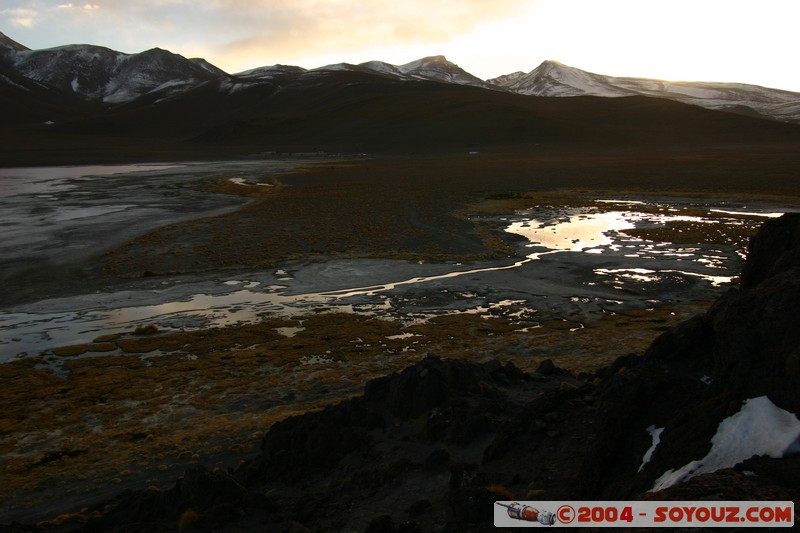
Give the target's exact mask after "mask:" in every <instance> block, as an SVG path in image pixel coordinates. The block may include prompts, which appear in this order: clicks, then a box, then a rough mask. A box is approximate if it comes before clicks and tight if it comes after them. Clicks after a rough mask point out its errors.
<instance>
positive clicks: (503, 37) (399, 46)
mask: <svg viewBox="0 0 800 533" xmlns="http://www.w3.org/2000/svg"><path fill="white" fill-rule="evenodd" d="M798 21H800V0H360V1H356V0H90V1H89V2H81V1H76V0H73V1H71V2H66V1H63V0H0V31H2V32H3V33H5V34H6V35H8V36H9V37H11V38H12V39H14V40H16V41H18V42H20V43H21V44H24V45H26V46H28V47H30V48H49V47H53V46H59V45H63V44H74V43H88V44H96V45H101V46H106V47H109V48H113V49H115V50H120V51H123V52H129V53H133V52H141V51H143V50H146V49H149V48H153V47H156V46H158V47H161V48H165V49H167V50H170V51H172V52H175V53H179V54H182V55H184V56H187V57H204V58H205V59H207V60H209V61H211V62H212V63H214V64H215V65H217V66H218V67H220V68H222V69H223V70H226V71H228V72H231V73H235V72H240V71H243V70H246V69H250V68H254V67H258V66H264V65H273V64H276V63H283V64H293V65H300V66H303V67H306V68H314V67H318V66H322V65H326V64H330V63H339V62H345V61H346V62H350V63H360V62H364V61H369V60H373V59H377V60H382V61H386V62H389V63H393V64H402V63H407V62H410V61H412V60H415V59H418V58H420V57H423V56H428V55H440V54H441V55H445V56H447V58H448V59H449V60H450V61H453V62H454V63H457V64H458V65H460V66H461V67H462V68H464V69H465V70H467V71H469V72H471V73H473V74H475V75H476V76H478V77H481V78H484V79H486V78H490V77H495V76H498V75H500V74H507V73H510V72H514V71H518V70H522V71H525V72H528V71H530V70H532V69H533V68H535V67H536V66H537V65H538V64H539V63H541V62H542V61H543V60H545V59H553V60H557V61H561V62H562V63H566V64H567V65H571V66H574V67H577V68H581V69H584V70H588V71H591V72H599V73H602V74H609V75H617V76H641V77H651V78H662V79H669V80H695V81H726V82H733V81H738V82H744V83H754V84H758V85H765V86H768V87H777V88H782V89H789V90H794V91H800V38H798V36H797V35H798V33H797V32H798V30H797V25H798Z"/></svg>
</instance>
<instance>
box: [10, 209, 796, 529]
mask: <svg viewBox="0 0 800 533" xmlns="http://www.w3.org/2000/svg"><path fill="white" fill-rule="evenodd" d="M798 302H800V215H785V216H783V217H782V218H780V219H776V220H773V221H770V222H767V223H766V224H765V225H764V226H763V228H762V229H761V231H760V232H759V233H758V235H757V236H756V237H755V238H754V239H753V240H752V242H751V245H750V255H749V257H748V260H747V263H746V265H745V267H744V270H743V272H742V280H741V287H740V288H739V289H731V290H730V291H729V292H728V293H727V294H725V295H724V296H723V297H722V298H720V299H719V300H718V301H717V302H716V303H715V304H714V305H713V306H712V307H711V309H710V310H709V311H708V312H707V313H706V314H704V315H701V316H697V317H695V318H693V319H691V320H689V321H687V322H685V323H683V324H682V325H680V326H678V327H677V328H674V329H672V330H670V331H667V332H666V333H665V334H663V335H662V336H661V337H659V338H658V339H657V340H656V341H655V342H654V343H653V344H652V346H651V347H650V348H649V349H648V350H647V351H646V353H645V354H644V355H642V356H637V355H630V356H627V357H623V358H621V359H619V360H617V361H616V362H615V363H614V364H613V365H612V366H610V367H607V368H604V369H602V370H600V371H598V372H597V373H595V374H592V375H582V376H572V375H569V374H568V373H566V372H565V371H562V370H560V369H558V368H556V367H555V366H554V365H552V364H549V363H548V362H545V363H543V364H542V365H541V366H540V368H539V370H538V371H537V372H536V373H534V374H525V373H523V372H522V371H520V370H519V369H517V368H515V367H514V366H513V365H511V364H508V365H505V366H504V365H501V364H500V363H498V362H496V361H495V362H490V363H486V364H483V365H480V364H475V363H468V362H464V361H459V360H442V359H439V358H437V357H435V356H429V357H427V358H426V359H425V360H423V361H421V362H420V363H418V364H416V365H414V366H411V367H409V368H407V369H405V370H404V371H402V372H401V373H399V374H393V375H390V376H386V377H383V378H380V379H376V380H373V381H371V382H370V383H369V384H368V385H367V386H366V389H365V391H364V394H363V395H362V396H360V397H356V398H352V399H349V400H345V401H343V402H341V403H339V404H337V405H334V406H331V407H328V408H326V409H325V410H323V411H321V412H315V413H309V414H306V415H303V416H298V417H292V418H289V419H286V420H284V421H283V422H280V423H278V424H276V425H275V426H273V427H272V428H271V429H270V431H269V432H268V433H267V435H266V436H265V438H264V440H263V443H262V446H261V451H260V453H259V454H258V456H256V457H255V458H254V459H252V460H251V461H249V462H247V463H244V464H242V465H241V466H240V467H239V468H237V469H236V470H231V471H227V472H223V471H214V472H212V471H208V470H206V469H204V468H202V467H199V466H198V467H195V468H192V469H189V470H187V471H186V472H185V473H184V475H183V477H182V478H180V479H179V480H178V481H177V482H176V483H175V485H174V487H172V488H170V489H168V490H165V491H159V490H157V489H150V490H142V491H135V492H125V493H123V494H120V495H118V496H117V497H116V498H114V499H113V500H110V501H107V502H103V503H101V504H99V505H97V506H96V507H94V508H91V509H88V510H87V511H85V512H83V513H81V514H78V515H75V516H64V517H61V518H60V520H58V521H55V522H52V523H49V524H41V525H38V526H18V525H13V526H8V527H7V528H2V527H0V530H8V531H72V530H75V531H90V532H111V531H119V532H123V531H124V532H138V531H142V532H145V531H147V532H150V531H171V532H172V531H176V530H178V531H184V532H190V531H212V530H213V531H293V532H294V531H375V532H378V531H381V532H383V531H408V532H412V531H453V532H455V531H459V532H461V531H486V530H488V529H491V527H492V525H491V524H492V516H493V515H492V513H493V505H494V504H493V502H494V501H495V500H508V499H518V500H525V499H527V500H558V499H572V500H603V499H608V500H625V499H674V500H696V499H726V500H737V499H739V500H740V499H747V500H760V499H763V500H794V501H795V502H798V501H800V484H798V482H797V480H798V479H800V454H798V455H794V456H790V457H785V458H782V459H773V458H769V457H752V458H750V459H748V460H746V461H744V462H743V463H740V464H738V465H736V466H734V467H732V468H727V469H723V470H719V471H717V472H715V473H712V474H705V475H699V476H696V477H694V478H691V479H690V480H688V481H686V482H683V483H679V484H677V485H674V486H672V487H670V488H669V489H667V490H665V491H663V492H657V493H650V492H648V491H649V489H650V488H652V487H653V483H654V481H655V480H656V479H657V478H658V477H659V476H660V475H661V474H663V473H664V472H665V471H667V470H669V469H674V468H679V467H681V466H683V465H685V464H686V463H688V462H690V461H692V460H695V459H700V458H702V457H703V456H705V455H706V454H707V453H708V451H709V449H710V439H711V437H712V436H713V435H714V434H715V432H716V430H717V427H718V425H719V423H720V422H721V421H722V420H723V419H725V418H726V417H728V416H731V415H732V414H734V413H736V412H737V411H738V410H739V409H740V408H741V406H742V402H743V400H745V399H748V398H754V397H758V396H762V395H767V396H768V397H769V398H770V400H772V402H774V403H775V404H776V405H777V406H779V407H781V408H783V409H785V410H788V411H790V412H792V413H800V387H798V384H800V328H799V327H798V325H800V320H799V319H800V312H798V308H797V305H798ZM651 425H652V426H655V427H664V428H665V429H664V431H663V433H662V434H661V443H660V445H659V446H658V447H657V448H656V450H655V452H654V453H653V455H652V458H651V460H650V461H649V462H648V463H646V464H645V465H644V466H643V467H642V468H641V469H640V466H642V458H643V456H644V454H645V452H646V450H647V449H648V448H650V446H651V437H650V435H649V433H648V431H647V428H648V427H649V426H651Z"/></svg>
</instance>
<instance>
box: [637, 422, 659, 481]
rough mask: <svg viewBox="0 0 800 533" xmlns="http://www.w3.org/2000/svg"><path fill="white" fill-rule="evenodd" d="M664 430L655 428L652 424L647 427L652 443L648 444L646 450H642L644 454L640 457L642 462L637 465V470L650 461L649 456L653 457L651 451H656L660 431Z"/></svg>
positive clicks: (640, 469)
mask: <svg viewBox="0 0 800 533" xmlns="http://www.w3.org/2000/svg"><path fill="white" fill-rule="evenodd" d="M662 431H664V428H657V427H656V426H655V424H654V425H652V426H650V427H648V428H647V432H648V433H650V438H651V439H653V443H652V444H651V445H650V448H648V450H647V451H646V452H644V456H643V457H642V464H641V465H640V466H639V472H641V471H642V468H644V465H646V464H647V463H649V462H650V458H651V457H653V452H654V451H656V448H657V447H658V443H659V442H661V432H662Z"/></svg>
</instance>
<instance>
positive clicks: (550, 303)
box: [0, 161, 779, 360]
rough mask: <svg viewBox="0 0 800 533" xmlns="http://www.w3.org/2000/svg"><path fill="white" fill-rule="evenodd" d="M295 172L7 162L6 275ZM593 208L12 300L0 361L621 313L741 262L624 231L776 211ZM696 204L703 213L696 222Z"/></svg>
mask: <svg viewBox="0 0 800 533" xmlns="http://www.w3.org/2000/svg"><path fill="white" fill-rule="evenodd" d="M289 166H290V164H289V163H287V162H265V161H258V162H252V161H245V162H227V163H214V164H207V163H204V164H192V163H183V164H175V165H162V166H150V165H130V166H108V167H103V166H94V167H59V168H53V169H25V170H24V171H19V170H17V169H5V170H3V171H2V172H0V180H2V183H3V184H4V185H3V186H4V187H5V188H6V189H8V191H7V192H8V194H6V195H4V198H3V200H2V206H1V207H2V213H3V215H2V229H1V230H0V237H1V238H2V240H0V248H3V251H4V252H6V255H5V256H4V257H5V260H4V264H3V267H5V272H4V274H5V275H7V274H8V272H9V271H10V270H11V271H13V270H14V269H19V268H25V267H26V266H30V265H31V264H32V263H35V262H37V261H45V262H51V261H58V260H63V258H64V256H65V255H67V256H68V255H69V253H68V252H69V250H70V249H74V248H76V247H77V248H81V247H83V248H82V252H83V253H86V249H89V250H93V249H99V248H102V247H103V246H108V245H109V243H110V242H111V241H113V242H117V241H119V240H120V239H122V238H124V237H125V236H127V235H128V234H129V233H130V232H131V231H132V230H131V227H132V226H134V227H135V230H136V231H138V232H141V231H143V230H146V229H147V228H149V227H153V226H155V225H162V224H166V223H170V222H171V221H174V220H180V219H185V218H186V217H192V216H197V215H198V214H200V213H203V214H214V213H218V212H220V211H224V210H230V209H234V208H236V207H237V206H239V205H242V203H243V200H242V199H241V198H236V197H222V198H219V197H215V198H214V202H213V203H211V204H207V203H204V202H203V201H202V198H203V197H205V198H206V201H207V200H208V193H207V192H200V191H197V190H195V189H193V188H192V187H191V184H192V183H194V182H196V181H197V180H198V179H200V178H202V177H207V176H218V175H225V176H229V178H228V179H232V180H239V181H240V182H242V183H245V182H247V183H256V182H253V176H255V175H259V176H261V175H264V174H269V173H277V172H284V171H286V169H287V168H289ZM230 176H234V177H232V178H231V177H230ZM237 183H238V181H237ZM154 191H155V192H154ZM214 196H224V195H214ZM220 202H222V203H223V205H222V206H220ZM596 204H597V206H598V207H597V208H595V207H591V206H590V207H580V208H560V207H552V206H531V208H530V209H527V210H524V211H519V212H517V213H516V214H514V215H513V216H506V217H495V219H493V220H486V219H480V218H479V217H475V220H476V221H477V222H492V223H493V224H495V225H497V224H500V225H502V226H504V227H505V231H506V232H507V233H509V234H514V235H516V236H518V237H520V239H519V240H517V241H516V246H517V250H518V252H517V256H516V257H511V258H509V259H508V260H506V261H492V262H485V263H479V264H460V263H423V262H410V261H392V260H379V259H341V258H338V259H334V260H331V261H327V262H322V263H319V262H317V263H309V264H305V263H302V262H293V263H287V264H286V265H283V266H282V268H280V269H275V270H271V271H269V272H249V273H241V274H237V275H236V276H232V277H221V276H219V275H216V276H211V275H209V276H205V277H203V276H197V275H193V276H182V277H177V276H176V277H168V278H165V279H160V281H158V284H157V285H154V282H153V281H149V282H147V283H141V284H137V283H130V284H127V285H126V286H125V287H124V290H121V289H120V288H114V287H112V288H110V289H109V290H107V291H103V292H101V293H96V292H93V293H91V294H79V295H75V296H70V297H64V298H55V299H53V298H50V299H47V298H45V299H42V300H40V301H35V302H28V303H25V304H21V305H15V306H13V307H7V308H6V309H4V310H3V312H2V313H0V332H2V337H0V338H1V339H2V340H0V358H2V360H9V359H11V358H14V357H17V356H25V355H34V354H39V353H41V352H42V351H46V350H49V349H52V348H54V347H57V346H62V345H66V344H73V343H83V342H90V341H91V340H92V339H94V338H96V337H98V336H101V335H107V334H114V333H123V332H130V331H132V330H133V329H134V328H136V327H137V326H142V325H146V324H157V325H158V327H159V328H160V329H162V330H184V329H196V328H207V327H221V326H228V325H234V324H244V323H251V322H254V321H258V320H260V319H261V318H263V317H265V316H277V317H300V316H302V315H304V314H308V313H311V312H320V311H323V312H324V311H346V312H356V313H366V314H370V315H375V316H388V317H394V318H397V319H399V320H405V321H415V320H417V321H418V320H424V319H425V318H427V317H430V316H435V315H439V314H445V313H463V312H470V313H486V314H491V313H498V312H500V313H504V314H507V315H508V314H513V313H529V314H531V313H538V315H539V316H541V317H542V318H543V319H549V318H565V319H566V318H568V319H570V320H574V321H577V322H581V321H585V320H591V319H592V318H593V317H597V316H599V315H601V314H602V313H609V312H615V311H617V310H622V309H629V308H636V309H641V308H648V307H652V306H655V305H660V304H664V305H675V304H679V303H681V302H687V301H695V302H699V301H707V300H710V299H711V298H712V297H713V295H714V294H716V293H717V292H718V291H719V288H720V286H722V285H724V284H727V283H730V282H731V279H732V278H731V276H732V275H733V273H734V272H737V271H738V269H739V267H740V265H741V259H742V258H741V254H742V250H741V249H736V248H735V247H733V246H726V245H715V244H697V245H676V244H672V243H668V242H658V241H652V240H646V239H641V238H636V237H631V236H629V235H627V234H625V233H624V231H625V230H630V229H634V228H641V227H659V226H664V225H667V224H669V223H671V222H676V221H681V222H693V223H699V224H731V225H741V224H749V225H752V226H753V227H755V225H756V224H757V223H756V222H753V220H752V219H756V220H757V219H759V218H761V217H770V216H775V215H777V214H779V213H778V212H776V210H775V208H774V206H764V207H762V208H752V207H750V208H746V207H745V206H731V205H730V204H725V205H718V204H710V203H698V202H696V201H691V200H686V199H675V198H636V199H614V198H598V199H596ZM212 206H213V208H211V211H210V213H209V211H207V209H209V208H210V207H212ZM698 209H700V210H702V211H705V212H706V213H707V216H697V211H698ZM687 211H691V212H692V215H691V216H689V215H686V214H685V212H687ZM743 215H746V216H749V217H750V218H743V217H742V216H743ZM115 227H117V228H118V230H117V231H115V230H114V228H115ZM109 234H110V235H111V237H112V238H111V241H109ZM76 235H80V236H81V239H76ZM23 243H27V244H25V245H24V246H23ZM75 253H77V254H80V253H81V250H76V251H75Z"/></svg>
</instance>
